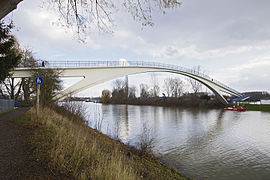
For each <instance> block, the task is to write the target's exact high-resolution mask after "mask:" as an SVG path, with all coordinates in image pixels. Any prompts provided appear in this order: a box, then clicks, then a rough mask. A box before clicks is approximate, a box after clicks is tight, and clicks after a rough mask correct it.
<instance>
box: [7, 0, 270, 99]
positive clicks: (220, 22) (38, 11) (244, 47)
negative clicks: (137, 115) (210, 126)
mask: <svg viewBox="0 0 270 180" xmlns="http://www.w3.org/2000/svg"><path fill="white" fill-rule="evenodd" d="M182 2H183V4H182V6H181V7H180V8H178V9H174V10H171V11H168V12H167V14H165V15H162V14H161V13H159V12H156V13H154V16H153V19H154V23H155V25H154V26H153V27H148V28H143V29H142V27H141V26H140V23H138V22H136V21H133V19H132V17H131V16H130V15H129V14H128V13H127V12H125V11H124V10H121V9H119V11H118V13H116V14H115V16H114V18H115V24H116V27H115V28H114V33H113V34H111V35H110V34H99V33H96V32H94V31H92V32H91V33H90V34H89V35H88V37H87V42H86V43H79V42H78V41H77V40H76V36H75V35H74V34H73V33H72V32H70V31H68V30H66V29H64V28H61V27H59V26H57V25H55V24H56V23H55V22H57V18H58V17H57V16H56V15H55V14H54V13H52V11H48V10H47V8H41V7H40V5H41V3H42V1H38V0H24V1H23V2H22V3H20V4H19V6H18V8H17V10H15V11H13V12H12V13H11V14H10V15H9V16H8V17H6V20H8V19H9V18H12V19H13V21H14V24H15V26H16V30H15V31H14V34H15V35H16V36H17V38H18V40H19V42H20V44H21V45H22V47H27V48H30V49H31V50H32V51H33V52H34V53H35V56H36V57H37V58H40V59H44V60H48V61H50V60H70V61H72V60H118V59H120V58H125V59H127V60H142V61H155V62H162V63H169V64H175V65H180V66H184V67H189V68H192V67H194V66H198V65H200V66H201V68H202V69H204V70H205V71H206V72H207V73H208V74H209V75H210V76H211V77H213V78H214V79H217V80H219V81H221V82H223V83H225V84H226V85H228V86H230V87H232V88H234V89H236V90H238V91H253V90H267V91H269V90H270V23H269V19H270V11H269V7H270V1H267V0H260V1H254V0H237V1H235V0H226V1H225V0H204V1H195V0H183V1H182ZM157 76H158V77H160V78H159V79H160V81H162V79H164V78H165V77H167V76H171V75H170V74H167V73H165V74H164V73H162V74H157ZM149 78H150V76H149V75H136V76H131V77H130V79H129V80H130V83H131V84H137V83H138V82H139V80H140V82H142V79H144V81H145V82H147V81H148V80H149ZM106 87H107V88H111V82H109V83H104V84H103V85H100V86H98V87H96V88H91V89H90V90H88V91H87V92H89V93H91V94H92V95H96V94H98V93H100V91H99V90H98V89H100V88H106Z"/></svg>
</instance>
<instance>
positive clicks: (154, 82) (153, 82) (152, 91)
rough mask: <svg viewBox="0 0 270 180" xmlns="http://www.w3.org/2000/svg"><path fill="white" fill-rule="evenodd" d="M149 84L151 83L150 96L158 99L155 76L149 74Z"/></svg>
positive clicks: (157, 86)
mask: <svg viewBox="0 0 270 180" xmlns="http://www.w3.org/2000/svg"><path fill="white" fill-rule="evenodd" d="M151 83H152V88H151V90H150V92H151V93H150V94H151V96H152V97H158V96H159V90H160V88H159V84H158V79H157V76H156V74H154V73H153V74H151Z"/></svg>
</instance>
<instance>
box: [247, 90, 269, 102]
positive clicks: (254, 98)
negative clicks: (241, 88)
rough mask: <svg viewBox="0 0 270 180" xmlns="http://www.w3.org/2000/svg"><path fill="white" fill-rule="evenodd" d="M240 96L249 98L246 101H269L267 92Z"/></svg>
mask: <svg viewBox="0 0 270 180" xmlns="http://www.w3.org/2000/svg"><path fill="white" fill-rule="evenodd" d="M242 94H244V95H246V96H249V97H250V98H249V99H248V101H260V100H270V94H269V93H268V92H267V91H251V92H243V93H242Z"/></svg>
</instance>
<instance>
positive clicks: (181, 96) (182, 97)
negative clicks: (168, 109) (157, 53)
mask: <svg viewBox="0 0 270 180" xmlns="http://www.w3.org/2000/svg"><path fill="white" fill-rule="evenodd" d="M194 69H195V68H194ZM198 69H199V68H198V67H196V70H198ZM187 80H188V82H189V84H190V86H191V89H192V92H191V93H190V92H186V91H185V86H186V85H187V84H186V83H185V82H184V81H183V80H182V79H180V78H179V77H174V78H172V77H168V78H166V79H164V86H163V87H162V88H161V87H160V86H159V84H158V81H157V77H156V76H155V75H152V76H151V83H149V84H145V83H141V84H140V85H139V89H137V88H136V87H135V86H129V85H128V81H127V78H126V80H122V79H116V80H115V81H113V83H112V86H113V88H112V90H108V89H104V90H103V91H102V93H101V102H102V103H105V104H109V103H110V104H134V105H165V106H204V105H205V106H209V107H212V106H221V105H222V104H221V103H220V101H219V100H218V99H217V98H216V97H215V95H209V94H208V93H207V92H202V84H201V83H199V82H198V81H196V80H194V79H191V78H189V79H187ZM195 81H196V82H195Z"/></svg>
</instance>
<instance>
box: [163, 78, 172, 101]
mask: <svg viewBox="0 0 270 180" xmlns="http://www.w3.org/2000/svg"><path fill="white" fill-rule="evenodd" d="M172 85H173V79H172V78H166V79H164V90H165V92H166V94H167V97H171V96H172V94H173V86H172Z"/></svg>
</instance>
